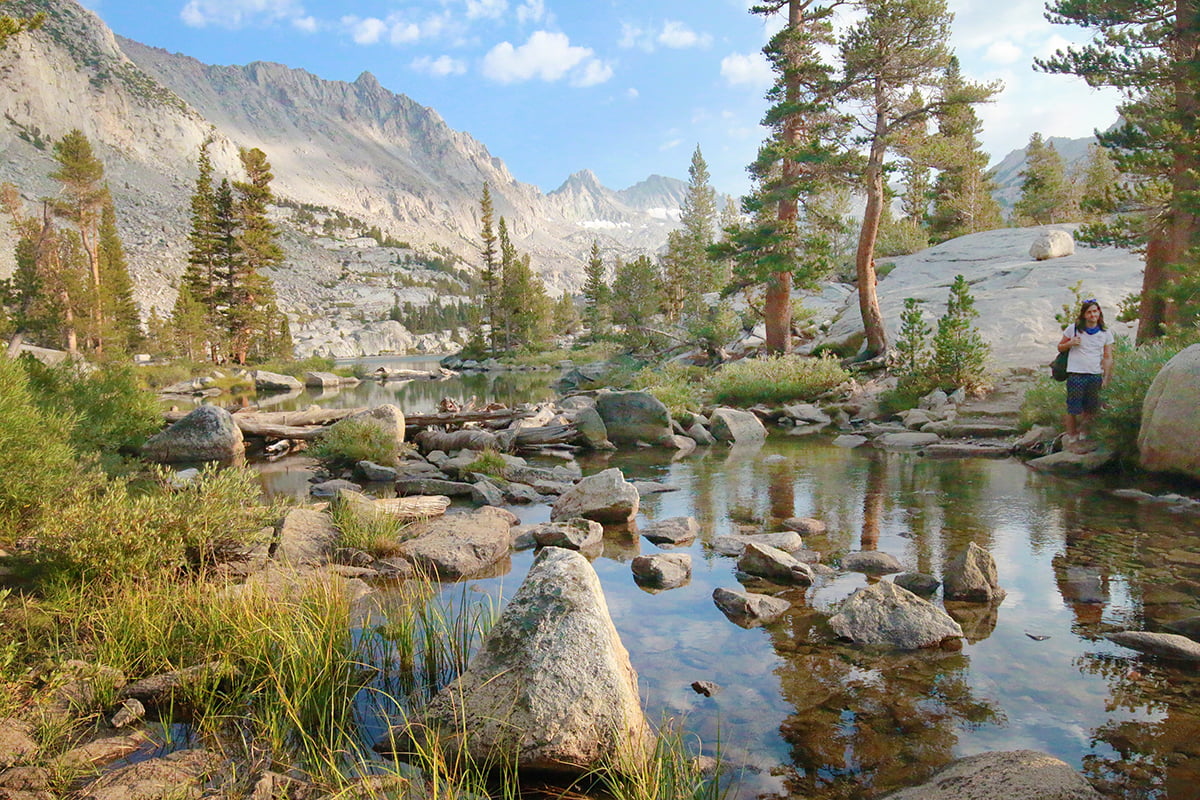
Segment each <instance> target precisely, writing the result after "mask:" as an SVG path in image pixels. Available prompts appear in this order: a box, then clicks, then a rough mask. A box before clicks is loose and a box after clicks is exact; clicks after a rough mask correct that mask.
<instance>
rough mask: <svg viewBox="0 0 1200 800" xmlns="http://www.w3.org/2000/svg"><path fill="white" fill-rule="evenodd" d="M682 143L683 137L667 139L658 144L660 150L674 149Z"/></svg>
mask: <svg viewBox="0 0 1200 800" xmlns="http://www.w3.org/2000/svg"><path fill="white" fill-rule="evenodd" d="M681 144H683V139H668V140H667V141H665V142H663V143H662V144H660V145H659V146H658V149H659V150H661V151H664V152H665V151H667V150H674V149H675V148H676V147H679V145H681Z"/></svg>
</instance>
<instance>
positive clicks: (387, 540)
mask: <svg viewBox="0 0 1200 800" xmlns="http://www.w3.org/2000/svg"><path fill="white" fill-rule="evenodd" d="M369 502H370V501H366V502H364V503H352V502H343V501H341V500H339V501H337V502H334V503H333V504H332V505H331V506H330V509H329V513H330V517H331V518H332V520H333V525H334V527H335V528H337V529H338V532H339V533H341V535H342V536H341V541H342V545H343V546H344V547H350V548H353V549H355V550H362V551H363V552H365V553H370V554H371V555H373V556H375V557H377V558H387V557H389V556H394V555H396V554H397V553H398V552H399V551H398V549H397V548H398V546H399V544H400V542H401V541H402V540H403V539H404V529H405V528H406V527H407V526H408V523H406V522H402V521H401V520H400V519H399V518H398V517H397V516H395V515H393V514H388V513H386V512H383V511H379V510H376V509H374V508H372V507H370V506H368V505H367V503H369Z"/></svg>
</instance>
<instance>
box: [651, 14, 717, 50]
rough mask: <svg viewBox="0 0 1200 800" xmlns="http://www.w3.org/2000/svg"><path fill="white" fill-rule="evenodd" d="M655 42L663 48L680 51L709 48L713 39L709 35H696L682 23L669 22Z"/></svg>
mask: <svg viewBox="0 0 1200 800" xmlns="http://www.w3.org/2000/svg"><path fill="white" fill-rule="evenodd" d="M655 41H657V42H658V43H659V44H661V45H662V46H663V47H670V48H672V49H675V50H680V49H683V48H687V47H707V46H708V45H710V44H712V37H711V36H709V35H708V34H707V33H705V34H699V33H696V32H695V31H693V30H692V29H691V28H689V27H688V26H687V25H685V24H684V23H682V22H677V21H675V20H667V21H666V22H664V23H663V27H662V30H661V31H660V32H659V34H658V37H657V38H656V39H655Z"/></svg>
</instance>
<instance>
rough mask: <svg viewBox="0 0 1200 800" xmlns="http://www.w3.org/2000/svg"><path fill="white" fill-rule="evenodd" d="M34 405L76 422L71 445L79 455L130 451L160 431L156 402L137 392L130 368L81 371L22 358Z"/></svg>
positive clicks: (112, 365) (108, 366)
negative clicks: (34, 400)
mask: <svg viewBox="0 0 1200 800" xmlns="http://www.w3.org/2000/svg"><path fill="white" fill-rule="evenodd" d="M22 362H23V366H24V368H25V371H26V373H27V374H28V375H29V386H30V389H31V390H32V392H33V394H34V397H35V398H36V399H37V403H38V404H39V405H41V406H42V407H44V408H45V409H46V410H47V411H49V412H50V413H52V414H57V415H60V416H64V417H68V418H72V419H75V420H76V423H75V425H74V427H73V428H72V430H71V436H70V443H71V445H72V446H73V447H74V448H75V449H76V450H77V451H78V452H80V453H106V454H108V453H118V452H135V451H137V449H138V448H140V447H141V445H142V443H143V442H145V441H146V439H147V438H149V437H150V436H152V435H153V434H155V433H157V432H158V431H159V430H161V429H162V425H163V421H162V412H161V410H160V409H159V407H158V401H157V398H156V397H155V396H154V395H152V394H150V393H149V392H147V391H145V390H143V389H141V388H139V387H138V382H137V375H136V373H135V372H134V368H133V367H132V366H131V365H128V364H118V363H109V364H105V365H104V366H101V367H99V368H98V369H95V370H91V371H84V370H82V369H79V368H78V367H76V366H74V365H71V364H61V365H59V366H56V367H48V366H46V365H45V364H42V363H41V362H39V361H35V360H33V359H31V358H24V359H22Z"/></svg>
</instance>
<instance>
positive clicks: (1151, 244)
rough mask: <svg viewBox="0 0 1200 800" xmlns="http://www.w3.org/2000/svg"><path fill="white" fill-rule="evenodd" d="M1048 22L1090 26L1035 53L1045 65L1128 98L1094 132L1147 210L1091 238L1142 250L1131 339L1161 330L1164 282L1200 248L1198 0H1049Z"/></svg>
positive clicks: (1172, 316)
mask: <svg viewBox="0 0 1200 800" xmlns="http://www.w3.org/2000/svg"><path fill="white" fill-rule="evenodd" d="M1047 9H1048V11H1047V16H1048V17H1049V19H1050V21H1051V22H1055V23H1059V24H1068V25H1079V26H1082V27H1085V28H1091V29H1093V30H1094V32H1095V34H1094V39H1093V41H1092V43H1091V44H1088V45H1085V46H1082V47H1078V48H1076V47H1072V48H1068V49H1067V50H1066V51H1062V50H1060V51H1058V52H1057V53H1055V55H1054V56H1053V57H1051V58H1049V59H1045V60H1041V59H1039V60H1037V62H1036V64H1037V66H1038V68H1039V69H1042V70H1044V71H1047V72H1056V73H1068V74H1073V75H1079V76H1082V77H1083V78H1085V79H1086V80H1087V82H1088V83H1089V84H1090V85H1091V86H1114V87H1116V88H1118V89H1120V90H1121V92H1122V94H1123V96H1124V97H1125V98H1126V100H1125V101H1124V102H1123V103H1121V104H1120V105H1119V106H1118V107H1117V111H1118V113H1119V114H1120V117H1121V120H1122V122H1121V124H1119V125H1118V126H1116V127H1115V128H1114V129H1112V130H1109V131H1105V132H1103V133H1098V134H1097V138H1098V139H1099V141H1100V144H1101V145H1102V146H1103V147H1105V148H1106V149H1108V151H1109V153H1110V154H1111V155H1112V156H1113V159H1114V161H1115V162H1116V165H1117V169H1118V170H1120V172H1121V174H1122V175H1123V176H1124V178H1125V181H1126V182H1127V187H1125V188H1126V190H1127V191H1128V193H1129V195H1130V198H1129V199H1130V205H1131V206H1133V207H1136V208H1140V209H1145V211H1144V212H1142V213H1138V214H1134V215H1129V216H1128V217H1127V218H1126V219H1125V221H1124V224H1121V225H1113V226H1110V227H1109V228H1108V229H1107V230H1105V231H1103V232H1102V235H1101V232H1097V234H1096V236H1095V237H1094V241H1101V242H1105V243H1113V244H1123V245H1126V246H1135V247H1141V246H1144V247H1145V250H1146V268H1145V271H1144V272H1143V273H1142V291H1141V306H1140V308H1139V309H1138V320H1139V322H1138V341H1139V342H1144V341H1146V340H1148V339H1151V338H1154V337H1157V336H1162V335H1163V334H1164V333H1165V332H1166V330H1167V326H1168V325H1169V324H1170V323H1172V322H1182V321H1185V320H1182V319H1180V318H1178V312H1177V311H1176V310H1175V309H1177V308H1178V304H1177V303H1176V304H1174V305H1172V303H1171V302H1170V301H1171V297H1170V295H1171V289H1172V286H1173V285H1175V284H1178V283H1179V282H1181V281H1186V280H1188V279H1189V278H1190V276H1191V273H1192V272H1194V266H1193V265H1194V264H1195V261H1196V255H1197V252H1196V249H1197V248H1200V210H1198V208H1197V203H1196V198H1197V196H1198V194H1200V141H1198V140H1197V138H1196V137H1195V136H1194V135H1192V132H1193V131H1194V130H1195V127H1196V119H1197V118H1198V117H1200V72H1198V71H1197V70H1196V53H1197V51H1198V50H1200V23H1198V22H1197V14H1198V13H1200V8H1198V5H1197V2H1196V0H1179V2H1174V3H1167V2H1143V3H1129V2H1117V0H1052V2H1050V3H1049V4H1048V5H1047Z"/></svg>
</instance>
